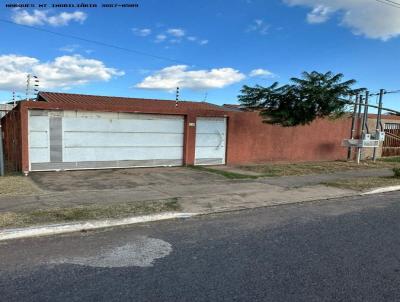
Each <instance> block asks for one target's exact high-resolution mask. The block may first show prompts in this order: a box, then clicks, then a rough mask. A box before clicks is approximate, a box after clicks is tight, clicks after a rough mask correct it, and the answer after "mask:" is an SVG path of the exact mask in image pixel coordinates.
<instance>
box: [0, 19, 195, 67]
mask: <svg viewBox="0 0 400 302" xmlns="http://www.w3.org/2000/svg"><path fill="white" fill-rule="evenodd" d="M0 22H3V23H8V24H12V25H16V26H20V27H24V28H29V29H33V30H36V31H41V32H45V33H49V34H52V35H56V36H61V37H66V38H70V39H76V40H80V41H84V42H88V43H92V44H97V45H100V46H104V47H109V48H114V49H118V50H122V51H127V52H130V53H135V54H138V55H142V56H147V57H151V58H155V59H159V60H164V61H169V62H174V63H179V64H185V65H192V64H190V63H187V62H184V61H180V60H176V59H171V58H168V57H164V56H158V55H153V54H150V53H146V52H143V51H140V50H135V49H130V48H126V47H121V46H118V45H114V44H109V43H105V42H101V41H96V40H90V39H86V38H82V37H79V36H75V35H70V34H63V33H59V32H56V31H52V30H48V29H44V28H39V27H35V26H28V25H24V24H18V23H16V22H12V21H9V20H5V19H0Z"/></svg>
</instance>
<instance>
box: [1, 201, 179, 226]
mask: <svg viewBox="0 0 400 302" xmlns="http://www.w3.org/2000/svg"><path fill="white" fill-rule="evenodd" d="M179 210H181V205H180V204H179V202H178V199H177V198H171V199H167V200H157V201H140V202H129V203H128V202H127V203H118V204H113V205H87V206H75V207H68V208H52V209H37V210H31V211H24V212H22V211H21V212H17V211H15V212H3V213H0V228H10V227H22V226H31V225H38V224H48V223H61V222H71V221H82V220H95V219H112V218H123V217H130V216H135V215H146V214H153V213H161V212H171V211H179Z"/></svg>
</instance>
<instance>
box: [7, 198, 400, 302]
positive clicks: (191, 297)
mask: <svg viewBox="0 0 400 302" xmlns="http://www.w3.org/2000/svg"><path fill="white" fill-rule="evenodd" d="M399 260H400V193H391V194H386V195H374V196H369V197H357V198H350V199H341V200H334V201H324V202H321V203H318V202H313V203H304V204H297V205H290V206H277V207H270V208H262V209H256V210H250V211H241V212H235V213H227V214H221V215H212V216H204V217H198V218H191V219H186V220H179V221H166V222H160V223H150V224H142V225H135V226H131V227H126V228H117V229H111V230H104V231H100V232H87V233H77V234H69V235H65V236H56V237H47V238H35V239H26V240H18V241H8V242H2V243H0V262H1V263H0V301H7V302H9V301H19V302H20V301H135V302H136V301H190V302H194V301H400V262H399Z"/></svg>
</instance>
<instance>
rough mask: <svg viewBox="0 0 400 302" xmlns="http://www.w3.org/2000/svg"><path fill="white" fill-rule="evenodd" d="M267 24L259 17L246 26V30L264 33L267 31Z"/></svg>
mask: <svg viewBox="0 0 400 302" xmlns="http://www.w3.org/2000/svg"><path fill="white" fill-rule="evenodd" d="M268 29H269V25H268V24H265V22H264V21H263V20H261V19H256V20H254V21H253V23H252V24H250V25H249V26H248V27H247V32H252V31H254V32H258V33H259V34H261V35H266V34H267V33H268Z"/></svg>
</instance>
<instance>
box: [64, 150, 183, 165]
mask: <svg viewBox="0 0 400 302" xmlns="http://www.w3.org/2000/svg"><path fill="white" fill-rule="evenodd" d="M182 155H183V150H182V148H181V147H170V148H168V147H155V148H148V147H144V148H140V147H126V148H124V147H123V148H121V147H110V148H104V147H101V148H65V149H64V154H63V158H64V161H66V162H80V161H110V160H152V159H181V158H182Z"/></svg>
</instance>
